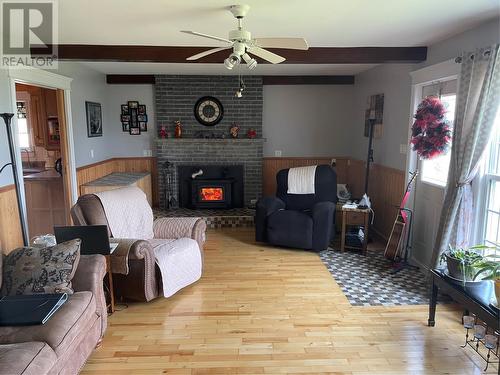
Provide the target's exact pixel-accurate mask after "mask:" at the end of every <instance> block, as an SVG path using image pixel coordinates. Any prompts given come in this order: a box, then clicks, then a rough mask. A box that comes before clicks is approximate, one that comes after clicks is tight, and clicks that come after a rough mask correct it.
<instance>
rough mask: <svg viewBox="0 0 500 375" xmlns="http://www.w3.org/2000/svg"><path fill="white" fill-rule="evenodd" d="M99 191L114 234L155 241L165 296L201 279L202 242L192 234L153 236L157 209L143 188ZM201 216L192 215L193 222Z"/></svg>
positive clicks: (120, 236) (99, 196)
mask: <svg viewBox="0 0 500 375" xmlns="http://www.w3.org/2000/svg"><path fill="white" fill-rule="evenodd" d="M95 195H96V196H97V197H98V198H99V200H100V201H101V203H102V205H103V208H104V212H105V213H106V218H107V220H108V223H109V227H110V230H111V232H112V233H113V236H114V237H118V238H124V239H125V238H141V239H145V240H148V241H149V242H150V243H151V245H152V246H153V249H154V252H155V258H156V264H157V265H158V267H159V269H160V272H161V277H162V285H163V295H164V296H165V297H170V296H172V295H173V294H175V293H176V292H178V291H179V290H180V289H182V288H184V287H186V286H188V285H191V284H193V283H194V282H196V281H198V280H199V279H200V277H201V273H202V264H203V263H202V255H201V251H200V248H199V246H198V243H197V242H196V241H195V240H193V239H191V238H178V239H155V238H153V237H154V228H153V210H152V209H151V207H150V206H149V203H148V201H147V199H146V195H145V194H144V192H143V191H142V190H141V189H139V188H137V187H126V188H121V189H116V190H108V191H103V192H100V193H95ZM198 219H199V218H192V220H193V222H195V221H196V220H198ZM186 220H188V219H184V221H183V222H184V223H185V222H186Z"/></svg>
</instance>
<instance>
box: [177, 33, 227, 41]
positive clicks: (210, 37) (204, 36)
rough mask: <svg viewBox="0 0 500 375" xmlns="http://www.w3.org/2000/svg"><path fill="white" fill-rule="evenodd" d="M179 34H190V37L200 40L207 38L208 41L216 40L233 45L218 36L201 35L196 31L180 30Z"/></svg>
mask: <svg viewBox="0 0 500 375" xmlns="http://www.w3.org/2000/svg"><path fill="white" fill-rule="evenodd" d="M181 33H185V34H191V35H196V36H201V37H202V38H208V39H213V40H218V41H220V42H226V43H233V42H231V41H230V40H229V39H225V38H220V37H218V36H213V35H208V34H203V33H199V32H197V31H191V30H181Z"/></svg>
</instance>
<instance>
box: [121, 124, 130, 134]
mask: <svg viewBox="0 0 500 375" xmlns="http://www.w3.org/2000/svg"><path fill="white" fill-rule="evenodd" d="M122 130H123V131H124V132H127V133H128V132H130V123H129V122H122Z"/></svg>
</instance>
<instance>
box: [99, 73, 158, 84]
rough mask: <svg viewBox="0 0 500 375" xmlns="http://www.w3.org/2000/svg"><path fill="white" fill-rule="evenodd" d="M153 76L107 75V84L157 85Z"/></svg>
mask: <svg viewBox="0 0 500 375" xmlns="http://www.w3.org/2000/svg"><path fill="white" fill-rule="evenodd" d="M155 82H156V81H155V76H154V75H153V74H107V75H106V83H109V84H135V85H141V84H150V85H154V84H155Z"/></svg>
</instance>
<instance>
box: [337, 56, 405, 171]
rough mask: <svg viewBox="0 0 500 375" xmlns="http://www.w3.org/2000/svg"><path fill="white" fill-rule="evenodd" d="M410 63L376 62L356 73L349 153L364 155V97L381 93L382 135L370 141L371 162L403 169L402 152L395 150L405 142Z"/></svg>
mask: <svg viewBox="0 0 500 375" xmlns="http://www.w3.org/2000/svg"><path fill="white" fill-rule="evenodd" d="M411 70H412V68H411V66H410V65H407V64H406V65H405V64H394V65H380V66H378V67H376V68H374V69H370V70H369V71H367V72H364V73H361V74H359V75H357V76H356V83H355V85H354V90H355V93H354V106H353V112H352V117H351V118H352V122H351V124H352V127H351V134H350V137H349V138H348V139H346V142H349V144H350V148H349V150H350V152H349V156H352V157H353V158H356V159H361V160H364V159H366V154H367V149H368V138H367V137H364V135H363V132H364V124H365V109H366V108H367V99H368V97H369V96H371V95H374V94H384V118H383V129H382V137H381V138H379V139H374V141H373V156H374V162H375V163H378V164H383V165H386V166H388V167H393V168H397V169H405V163H406V154H401V153H400V152H399V146H400V144H406V143H407V140H406V139H407V136H408V126H409V116H410V100H411V78H410V71H411Z"/></svg>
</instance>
